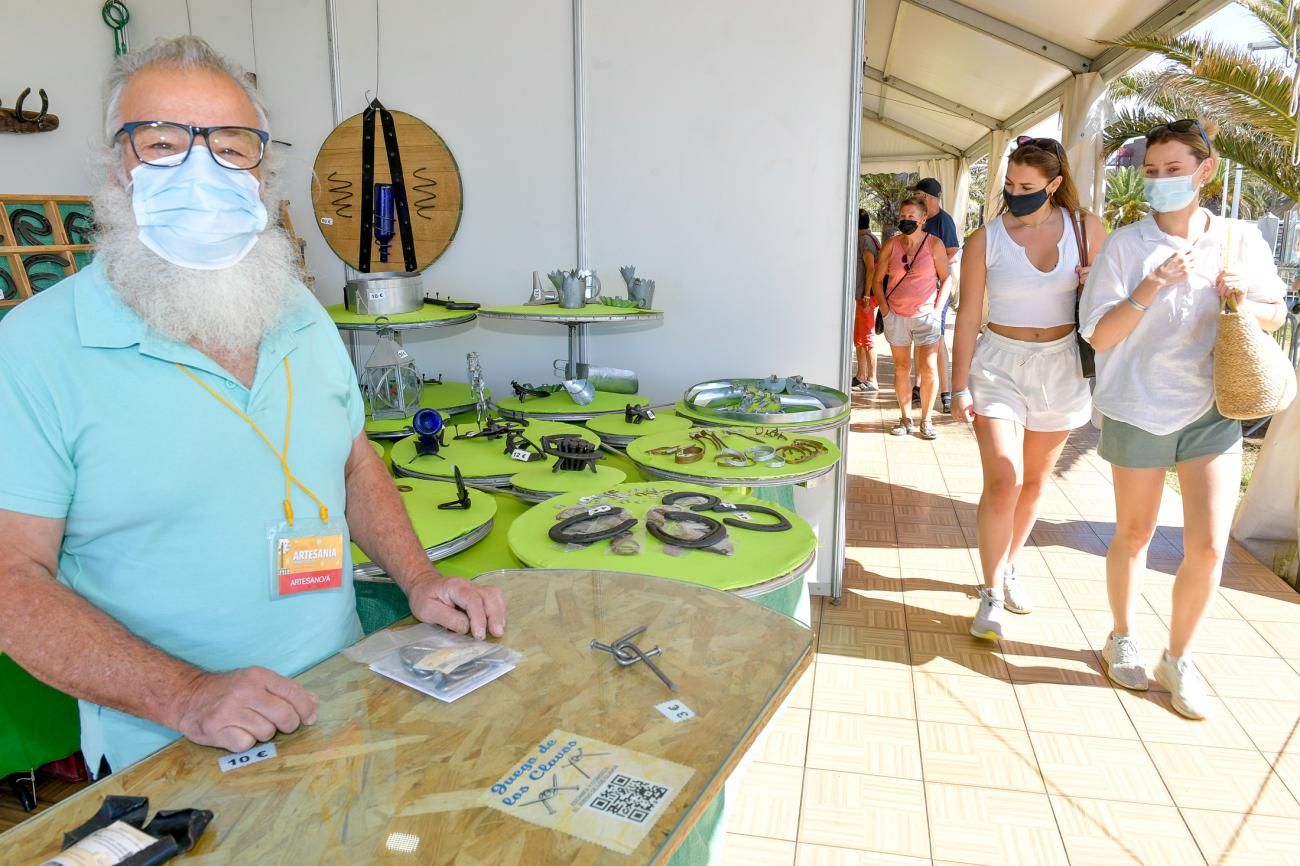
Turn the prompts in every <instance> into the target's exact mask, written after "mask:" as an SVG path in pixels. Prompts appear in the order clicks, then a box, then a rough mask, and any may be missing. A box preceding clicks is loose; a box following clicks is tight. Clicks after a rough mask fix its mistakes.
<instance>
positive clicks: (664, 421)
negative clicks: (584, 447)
mask: <svg viewBox="0 0 1300 866" xmlns="http://www.w3.org/2000/svg"><path fill="white" fill-rule="evenodd" d="M692 426H693V425H692V424H691V421H690V419H689V418H683V417H681V416H680V415H678V414H676V413H674V412H670V411H663V412H656V413H655V417H654V420H653V421H642V422H641V423H640V424H633V423H632V422H630V421H628V420H627V419H626V418H624V417H623V416H622V415H619V414H612V415H601V416H600V417H599V418H592V419H591V420H590V421H588V422H587V429H588V430H591V431H593V432H594V433H595V434H596V435H597V436H599V437H600V439H601V441H602V442H604V443H605V444H606V445H612V446H614V447H615V448H626V447H627V445H628V443H629V442H632V441H633V440H634V439H640V438H641V437H642V436H654V435H655V434H657V433H680V432H682V431H685V430H689V429H691V427H692Z"/></svg>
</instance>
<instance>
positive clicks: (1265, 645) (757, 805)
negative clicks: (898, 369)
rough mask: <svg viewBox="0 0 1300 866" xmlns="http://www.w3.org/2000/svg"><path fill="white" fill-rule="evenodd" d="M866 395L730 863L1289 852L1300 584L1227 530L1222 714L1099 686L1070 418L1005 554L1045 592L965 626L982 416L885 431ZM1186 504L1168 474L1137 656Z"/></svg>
mask: <svg viewBox="0 0 1300 866" xmlns="http://www.w3.org/2000/svg"><path fill="white" fill-rule="evenodd" d="M887 387H888V386H887ZM857 403H858V405H859V406H860V408H859V409H858V410H856V411H855V412H854V417H853V424H852V434H851V435H850V437H849V438H850V444H849V450H848V456H847V459H848V461H849V463H848V466H849V473H850V481H849V497H848V506H847V515H846V516H847V523H848V545H849V549H848V553H847V562H846V569H845V570H846V575H847V576H846V580H845V595H844V599H843V603H842V605H841V606H839V607H833V606H831V605H830V604H829V602H828V601H827V600H824V599H814V600H813V601H814V604H813V616H814V625H815V628H816V631H817V657H816V663H815V665H814V667H813V668H812V669H811V670H810V671H809V672H808V674H807V675H806V677H805V678H804V680H803V681H802V682H801V683H800V685H799V687H798V688H797V690H796V692H795V694H794V695H792V697H791V699H790V701H789V702H788V705H787V706H786V708H784V709H783V710H782V711H781V713H780V714H779V715H778V716H777V718H776V720H775V721H774V723H773V727H772V729H771V730H770V733H769V734H768V735H767V736H766V737H765V739H764V740H763V742H762V743H761V744H760V746H759V749H758V751H757V753H756V754H754V755H753V763H751V764H750V765H749V767H748V770H747V771H746V773H745V775H744V778H743V784H742V786H741V793H740V796H739V797H737V798H735V799H733V800H731V801H729V803H728V811H729V817H728V831H729V835H728V842H729V845H728V848H727V853H726V856H725V857H724V863H726V864H728V866H733V864H734V866H768V864H772V866H791V864H796V863H797V864H798V866H923V864H924V866H928V864H936V866H950V864H951V866H956V864H990V866H1010V864H1026V866H1055V864H1071V866H1093V864H1096V866H1119V864H1144V866H1153V864H1170V866H1192V864H1202V863H1209V864H1261V866H1264V864H1267V866H1281V864H1300V595H1297V593H1296V592H1294V591H1293V590H1292V589H1291V588H1290V587H1289V586H1287V585H1286V584H1285V583H1284V582H1282V581H1281V580H1280V579H1278V578H1277V577H1275V576H1274V575H1273V574H1272V573H1271V572H1269V570H1268V569H1266V568H1264V567H1263V566H1262V565H1260V564H1258V563H1257V562H1255V561H1254V560H1253V559H1251V558H1250V556H1249V555H1248V554H1246V552H1245V551H1244V550H1243V549H1241V548H1240V547H1239V546H1236V545H1234V546H1233V547H1232V549H1231V551H1230V553H1229V558H1228V565H1227V567H1226V568H1225V574H1224V580H1223V587H1222V588H1221V589H1220V591H1219V593H1218V597H1217V598H1216V599H1215V601H1214V603H1213V606H1212V609H1211V611H1210V617H1211V618H1210V619H1209V620H1207V622H1206V623H1205V626H1204V628H1203V630H1202V632H1201V635H1200V637H1199V639H1198V647H1197V656H1196V658H1197V661H1198V664H1199V666H1200V669H1201V671H1202V673H1203V675H1204V677H1205V679H1206V681H1207V683H1208V685H1209V687H1210V688H1211V689H1212V691H1213V694H1215V695H1216V696H1217V697H1216V699H1215V710H1216V712H1215V714H1214V716H1213V718H1212V719H1211V720H1209V721H1204V722H1192V721H1187V720H1185V719H1183V718H1182V717H1181V716H1178V715H1177V714H1175V713H1174V712H1173V711H1172V710H1171V709H1170V707H1169V697H1168V695H1167V694H1164V693H1161V692H1158V691H1151V692H1148V693H1145V694H1135V693H1130V692H1127V691H1125V690H1123V689H1117V688H1114V687H1112V686H1111V684H1110V682H1109V681H1108V680H1107V679H1106V677H1105V676H1104V675H1103V674H1102V673H1101V670H1102V668H1101V661H1100V657H1099V651H1100V649H1101V646H1102V644H1103V643H1104V642H1105V637H1106V634H1107V631H1108V629H1109V625H1110V619H1109V614H1108V612H1107V610H1108V608H1107V603H1106V592H1105V582H1104V578H1105V562H1104V559H1103V557H1104V555H1105V552H1106V545H1107V541H1108V540H1109V538H1110V537H1111V535H1112V534H1113V531H1114V523H1113V521H1114V510H1113V499H1112V487H1111V483H1110V473H1109V468H1108V466H1107V464H1106V463H1105V462H1104V461H1102V460H1101V459H1100V458H1099V457H1098V456H1097V455H1096V453H1095V450H1094V449H1095V444H1096V443H1095V435H1094V433H1093V431H1092V430H1091V428H1085V430H1084V431H1079V432H1078V433H1076V434H1075V436H1074V437H1072V439H1071V440H1070V443H1069V444H1068V445H1067V448H1066V453H1065V455H1064V457H1063V459H1062V461H1061V464H1060V466H1059V467H1058V471H1057V473H1056V475H1055V477H1054V478H1053V479H1052V481H1051V483H1050V485H1049V489H1048V490H1047V492H1046V494H1045V496H1044V501H1043V514H1042V516H1041V519H1040V521H1039V523H1038V525H1037V527H1036V528H1035V531H1034V534H1033V538H1032V541H1031V546H1030V547H1029V549H1027V550H1026V551H1025V554H1024V556H1023V557H1022V558H1021V559H1020V561H1019V562H1018V564H1017V565H1018V569H1019V573H1020V574H1021V575H1022V576H1023V577H1024V581H1025V583H1026V584H1027V585H1028V586H1029V587H1030V588H1031V589H1032V590H1033V593H1034V597H1035V599H1036V601H1037V604H1038V609H1037V610H1036V611H1035V612H1034V613H1033V614H1030V615H1028V616H1023V617H1011V621H1010V622H1009V623H1008V624H1007V626H1006V636H1007V640H1006V641H1004V642H1002V643H1001V644H1000V645H993V644H989V643H987V642H984V641H980V640H976V639H974V638H971V637H970V636H969V635H968V633H967V629H968V628H969V624H970V618H971V616H972V614H973V612H974V609H975V606H976V602H975V598H976V591H975V584H976V583H977V582H978V578H977V572H976V562H977V559H976V553H975V551H974V549H973V548H974V546H975V506H976V503H977V501H978V499H979V491H980V486H981V473H980V468H979V461H978V453H977V449H976V444H975V439H974V436H973V434H972V433H971V432H970V431H969V430H968V429H967V428H966V427H964V426H963V425H959V424H956V423H953V422H952V421H951V419H950V418H949V417H948V416H946V415H937V416H936V417H937V418H938V419H940V438H939V440H938V441H936V442H933V443H930V442H924V441H922V440H920V439H919V438H915V437H911V438H892V437H890V436H888V435H886V431H887V429H888V427H889V426H892V421H893V419H895V418H896V417H897V409H896V403H895V401H894V398H893V395H892V391H890V392H889V393H888V394H882V395H881V396H879V397H872V398H858V400H857ZM1180 525H1181V504H1180V502H1179V500H1178V497H1177V495H1176V494H1174V493H1173V491H1170V490H1167V491H1166V493H1165V502H1164V506H1163V508H1162V515H1161V521H1160V530H1159V532H1158V536H1157V538H1156V540H1155V542H1154V543H1153V544H1152V547H1151V555H1150V560H1149V563H1148V568H1147V572H1146V581H1145V585H1144V588H1143V592H1142V600H1141V602H1140V609H1141V611H1142V612H1141V613H1140V614H1139V616H1138V618H1139V624H1138V627H1137V629H1138V632H1139V636H1140V639H1141V642H1142V645H1143V648H1144V651H1145V653H1146V655H1147V660H1148V663H1152V664H1153V663H1154V661H1155V660H1156V658H1157V657H1158V654H1159V652H1160V651H1161V649H1163V647H1164V646H1165V645H1166V643H1167V640H1168V620H1169V612H1170V587H1171V585H1172V582H1173V574H1174V571H1175V569H1176V568H1177V566H1178V562H1179V559H1180V556H1181V544H1182V533H1181V530H1180V528H1179V527H1180Z"/></svg>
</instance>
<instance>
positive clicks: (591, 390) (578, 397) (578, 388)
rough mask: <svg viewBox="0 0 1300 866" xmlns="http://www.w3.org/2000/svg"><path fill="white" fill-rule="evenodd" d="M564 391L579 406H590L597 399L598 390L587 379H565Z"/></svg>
mask: <svg viewBox="0 0 1300 866" xmlns="http://www.w3.org/2000/svg"><path fill="white" fill-rule="evenodd" d="M564 390H566V391H568V392H569V396H570V397H572V398H573V402H575V403H577V404H578V405H579V406H590V405H591V402H592V401H593V400H595V399H596V388H595V386H594V385H592V384H591V383H590V382H588V381H587V380H586V379H565V380H564Z"/></svg>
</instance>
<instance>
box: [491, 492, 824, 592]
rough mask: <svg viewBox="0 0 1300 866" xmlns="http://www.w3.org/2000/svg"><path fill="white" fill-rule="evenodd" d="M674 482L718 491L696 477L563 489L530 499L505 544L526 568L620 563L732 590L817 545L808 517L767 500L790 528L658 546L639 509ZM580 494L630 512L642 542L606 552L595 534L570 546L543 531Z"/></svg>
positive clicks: (798, 560) (617, 566) (776, 573)
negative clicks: (718, 549) (672, 547)
mask: <svg viewBox="0 0 1300 866" xmlns="http://www.w3.org/2000/svg"><path fill="white" fill-rule="evenodd" d="M677 490H691V491H695V492H700V493H714V494H716V491H710V490H707V489H706V488H703V487H700V486H698V485H694V484H684V483H681V482H676V481H659V482H647V483H643V484H622V485H619V486H618V487H615V488H614V489H613V491H611V494H612V495H610V494H605V495H597V496H592V497H584V496H583V495H582V494H573V493H570V494H565V495H563V496H558V497H556V498H555V499H549V500H547V501H546V502H543V503H541V504H540V505H537V506H535V507H534V508H533V509H532V510H531V511H529V512H528V513H527V514H525V515H524V516H523V517H521V518H519V519H518V520H516V521H515V522H514V525H513V526H511V527H510V532H509V538H510V549H511V550H512V551H514V554H515V555H516V556H517V557H519V559H521V560H523V562H524V563H525V564H527V565H528V566H529V567H532V568H576V569H585V568H590V569H598V570H604V571H626V572H633V573H636V574H649V575H654V576H656V577H667V578H672V579H674V580H683V581H687V582H689V583H696V584H699V585H701V586H707V587H711V588H713V589H721V590H735V589H745V588H747V587H751V586H757V585H758V584H760V583H766V582H768V581H770V580H775V579H776V578H778V577H784V576H785V575H788V574H790V573H791V572H792V571H794V570H795V569H796V568H798V566H800V565H801V564H802V563H804V562H805V561H807V559H808V557H809V556H811V555H812V553H813V551H814V550H815V549H816V547H817V539H816V537H815V536H814V534H813V530H812V527H811V526H809V525H808V522H807V521H806V520H804V519H803V518H801V517H799V516H798V515H797V514H794V513H793V512H790V511H786V510H785V509H783V508H780V507H779V506H772V507H773V508H775V510H776V511H778V512H781V513H784V515H785V517H786V519H788V520H789V521H790V523H791V524H793V526H792V528H791V529H790V530H788V531H786V532H755V531H751V530H745V529H734V528H730V527H729V528H728V534H729V536H730V538H731V540H732V541H733V542H734V543H735V547H736V550H735V553H734V554H732V555H731V556H721V555H719V554H717V553H713V552H712V551H707V550H689V551H685V552H684V553H683V554H682V555H680V556H672V555H669V554H668V553H665V552H664V544H663V543H662V542H660V541H659V540H657V539H655V538H654V537H652V536H650V535H649V534H648V533H647V532H646V529H645V521H644V515H645V512H646V511H648V510H649V509H650V508H651V507H653V506H654V505H656V504H658V503H659V501H660V500H661V499H662V498H663V497H664V495H666V494H667V493H670V492H673V491H677ZM580 499H585V500H586V501H585V502H584V503H583V504H585V505H589V506H595V505H600V504H605V502H606V500H608V504H610V505H615V506H618V507H620V508H623V509H625V510H627V511H629V512H631V513H632V515H633V516H634V517H636V518H637V519H638V523H637V525H636V526H635V527H634V528H633V529H632V534H633V536H634V537H635V538H636V539H637V540H638V541H639V542H640V543H641V552H640V553H638V554H636V555H634V556H617V555H615V554H614V553H612V552H610V547H609V541H597V542H595V543H594V544H590V545H588V546H586V547H582V548H578V549H576V550H569V549H568V545H563V544H557V543H556V542H553V541H551V539H550V538H549V537H548V536H547V532H548V531H549V530H550V528H551V526H553V525H554V524H555V516H556V514H558V513H559V512H560V511H562V510H563V509H565V508H568V507H569V506H572V505H575V504H577V503H578V501H579V500H580ZM723 499H724V500H726V501H728V502H736V503H749V504H767V503H760V502H759V500H757V499H754V498H753V497H749V496H724V497H723ZM709 516H710V517H715V518H721V517H723V516H725V515H715V514H712V513H710V514H709ZM755 520H756V521H758V522H765V521H770V518H765V517H763V516H761V515H760V516H758V517H756V518H755Z"/></svg>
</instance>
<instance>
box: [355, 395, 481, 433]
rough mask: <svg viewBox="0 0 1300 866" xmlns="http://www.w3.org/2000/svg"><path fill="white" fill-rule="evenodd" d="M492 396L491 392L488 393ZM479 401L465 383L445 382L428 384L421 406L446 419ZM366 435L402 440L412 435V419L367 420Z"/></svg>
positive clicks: (421, 397)
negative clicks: (440, 414)
mask: <svg viewBox="0 0 1300 866" xmlns="http://www.w3.org/2000/svg"><path fill="white" fill-rule="evenodd" d="M488 396H491V392H490V391H489V392H488ZM476 402H477V401H475V399H474V392H473V390H471V389H470V386H469V385H467V384H465V383H464V382H443V383H442V384H441V385H434V384H432V383H429V384H426V385H425V386H424V389H423V390H422V391H421V392H420V406H421V407H422V408H425V409H437V410H438V411H439V412H441V413H442V415H443V418H444V419H445V418H446V417H447V416H448V415H456V414H460V413H462V412H464V411H465V410H466V409H467V408H472V407H473V406H474V404H475V403H476ZM366 435H367V436H369V437H370V438H372V439H400V438H402V437H403V436H410V435H411V419H410V418H409V417H408V418H385V419H383V420H375V419H374V418H370V417H367V418H366Z"/></svg>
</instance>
